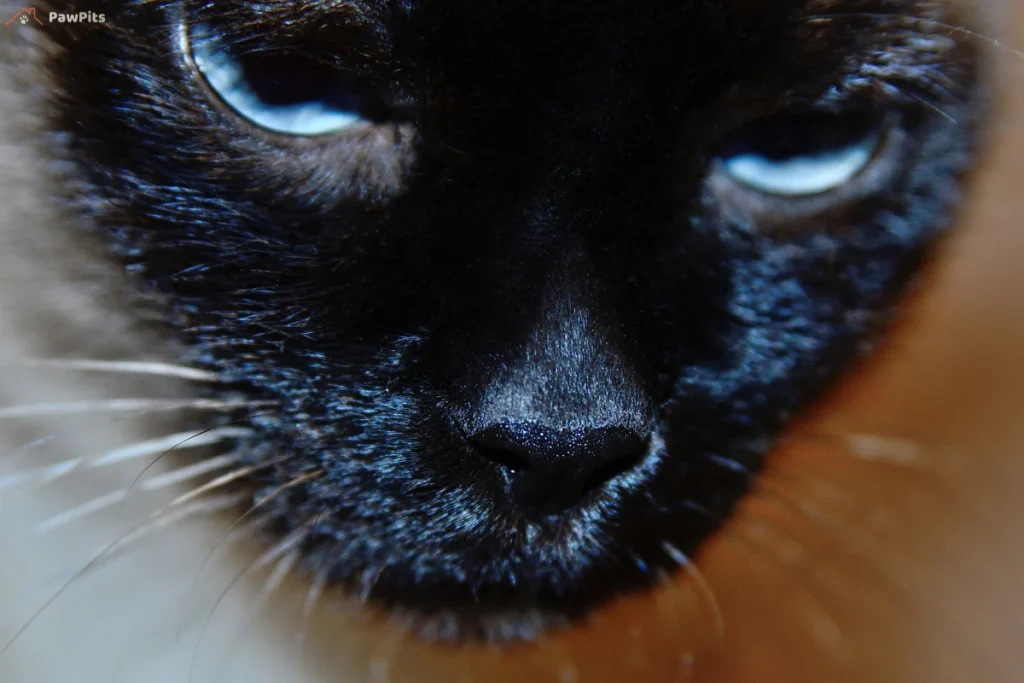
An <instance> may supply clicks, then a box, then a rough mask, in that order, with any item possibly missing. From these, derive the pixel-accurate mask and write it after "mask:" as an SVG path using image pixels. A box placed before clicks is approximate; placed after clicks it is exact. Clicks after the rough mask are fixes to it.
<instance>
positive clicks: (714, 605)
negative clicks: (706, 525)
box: [661, 541, 725, 640]
mask: <svg viewBox="0 0 1024 683" xmlns="http://www.w3.org/2000/svg"><path fill="white" fill-rule="evenodd" d="M661 547H662V549H663V550H664V551H665V553H666V554H668V556H669V557H670V558H671V559H672V561H673V562H675V563H676V564H677V565H679V567H680V568H682V570H683V571H684V572H686V574H687V575H688V576H689V577H690V578H691V579H692V580H693V582H694V585H695V586H696V588H697V591H698V592H699V593H700V594H701V596H702V598H703V599H704V602H705V603H707V606H708V608H709V609H710V610H711V619H712V620H713V622H714V624H715V633H716V634H717V635H718V638H719V639H720V640H721V639H723V638H724V637H725V616H724V615H723V614H722V608H721V606H720V605H719V604H718V598H716V597H715V592H714V591H713V590H712V589H711V584H709V583H708V581H707V579H706V578H704V574H703V573H702V572H701V571H700V569H698V568H697V565H695V564H694V563H693V560H691V559H690V558H689V556H688V555H687V554H686V553H684V552H683V551H682V550H680V549H679V548H677V547H675V546H674V545H672V544H671V543H669V542H668V541H663V542H662V544H661Z"/></svg>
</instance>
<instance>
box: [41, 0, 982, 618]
mask: <svg viewBox="0 0 1024 683" xmlns="http://www.w3.org/2000/svg"><path fill="white" fill-rule="evenodd" d="M256 7H257V4H256V3H241V2H218V3H216V6H215V7H209V6H207V7H205V8H199V7H198V6H195V5H194V4H193V5H192V6H190V7H189V8H187V9H183V8H182V7H181V5H180V4H178V3H169V2H158V3H154V2H145V3H143V2H107V3H94V4H93V6H92V7H90V9H93V10H95V11H102V12H105V14H106V16H107V17H108V22H109V23H108V24H107V25H106V26H102V27H90V26H80V27H73V28H72V27H51V28H50V29H49V31H50V32H51V33H52V34H53V35H55V36H56V40H57V42H58V43H59V44H60V45H61V46H62V48H63V50H62V51H58V52H57V53H56V55H55V56H54V57H53V58H52V61H51V64H50V68H51V69H52V71H53V73H54V74H55V78H56V80H57V81H58V83H59V84H60V85H61V87H62V89H61V91H60V94H59V96H58V97H57V100H56V108H55V110H56V111H57V114H56V115H55V117H54V120H53V122H52V125H53V130H54V133H53V138H52V144H53V153H54V154H55V155H56V156H57V158H59V159H62V160H67V161H70V162H71V163H72V166H71V168H72V169H73V170H72V172H71V179H72V182H73V185H74V187H76V188H77V193H76V194H75V196H74V197H73V198H72V201H71V209H72V210H74V211H76V212H79V213H84V214H85V215H87V216H90V217H91V218H92V223H93V224H94V225H95V226H96V228H97V229H98V230H99V232H100V234H102V235H103V236H104V237H106V238H108V239H109V242H110V244H111V245H112V246H113V248H114V249H115V251H116V253H117V254H119V255H120V257H121V258H122V259H123V260H124V262H125V263H126V265H127V267H128V268H129V269H130V270H131V271H132V272H133V273H134V274H136V276H137V278H138V281H139V282H140V283H142V284H143V286H144V288H145V290H146V291H147V292H148V293H149V294H151V295H152V298H153V300H156V301H159V302H160V304H159V305H161V306H162V307H163V310H165V311H166V315H167V319H168V320H169V321H170V323H171V325H172V327H173V331H174V333H175V334H176V335H178V336H179V337H180V338H182V339H183V340H184V341H185V342H186V346H187V349H188V351H187V353H186V358H184V360H185V361H187V362H191V363H194V364H198V365H201V366H204V367H209V368H213V369H216V370H217V371H219V372H220V373H222V374H223V375H224V376H225V377H226V378H228V379H230V380H231V381H232V382H234V383H235V387H236V388H237V389H238V390H240V391H243V392H245V393H246V394H249V395H252V396H255V397H259V398H271V399H274V400H277V401H280V404H281V405H280V408H279V409H275V410H272V411H268V412H264V413H261V414H259V415H256V416H250V417H249V418H247V419H248V420H249V421H250V422H251V423H252V424H253V425H254V426H255V427H256V428H257V430H258V431H259V438H257V439H254V440H253V443H251V444H248V445H247V453H248V455H247V456H246V458H247V459H248V460H249V461H252V462H263V461H266V460H269V459H277V458H281V457H282V456H289V457H287V459H285V460H283V461H282V462H280V463H279V464H277V465H275V466H274V467H272V468H268V469H267V470H265V471H263V472H262V473H261V475H260V476H259V478H254V479H253V480H252V481H251V482H250V484H251V485H252V488H253V491H254V499H255V500H259V499H260V497H261V496H262V495H265V494H267V493H268V492H271V491H273V490H275V489H276V488H277V487H279V486H280V485H281V484H283V483H286V482H289V481H291V480H292V479H294V478H295V477H296V476H298V475H301V474H303V473H308V472H313V471H322V472H323V475H322V476H320V477H319V478H317V479H315V480H313V481H310V482H308V483H305V484H303V485H301V486H296V487H294V488H292V489H290V490H288V491H287V492H285V493H283V494H282V495H280V496H278V497H277V498H275V499H274V500H273V501H271V502H269V503H268V504H267V509H268V510H269V511H272V512H273V513H274V514H275V516H276V519H277V521H278V525H279V527H280V528H281V529H283V530H287V529H290V528H294V527H296V526H299V525H302V524H304V523H307V522H308V521H309V520H310V519H312V518H316V517H318V516H319V521H318V522H317V525H316V528H315V533H314V534H313V537H312V538H311V539H310V540H309V541H308V542H307V543H306V551H307V557H308V559H307V564H308V566H309V567H310V568H311V569H312V570H314V571H323V570H329V572H330V575H331V577H332V578H333V579H335V580H337V581H339V582H344V583H346V584H348V585H350V586H351V587H352V588H353V589H354V590H356V591H362V592H364V594H365V596H366V597H368V598H370V599H372V600H374V601H377V602H379V603H382V604H386V605H389V606H392V607H395V608H399V609H403V610H405V611H408V612H410V613H413V614H416V615H419V616H420V617H431V616H432V615H433V616H443V615H445V614H450V615H455V616H456V617H458V618H457V619H455V620H439V621H431V620H430V619H427V620H425V621H423V622H422V623H423V624H426V626H425V627H424V628H425V629H427V630H429V627H431V625H433V626H432V627H434V628H435V631H434V632H433V633H434V635H440V636H454V635H462V636H473V635H486V636H499V635H504V636H509V635H512V636H515V635H519V636H529V635H530V633H531V632H532V631H531V630H530V629H531V628H532V627H534V626H536V625H538V624H540V623H545V622H547V621H550V620H552V619H556V618H559V617H563V616H573V615H578V614H581V613H584V612H586V611H587V610H588V609H590V608H592V607H593V606H595V605H596V604H599V603H600V602H601V601H603V600H605V599H607V598H608V597H610V596H612V595H614V594H616V593H619V592H621V591H624V590H629V589H636V588H640V587H643V586H645V585H647V584H649V583H650V582H652V581H653V580H655V579H656V578H657V577H658V576H659V574H660V573H661V570H670V569H672V568H673V567H674V566H675V562H674V561H673V559H672V558H671V557H670V556H669V554H668V553H666V551H665V548H664V545H663V544H664V542H668V543H671V544H673V545H674V546H676V547H678V548H679V549H681V550H683V551H685V552H687V553H692V552H694V551H695V550H696V549H697V548H698V546H699V545H700V543H701V541H702V540H703V539H705V538H706V537H707V536H708V535H709V534H711V533H712V532H713V531H714V530H715V529H716V528H717V527H718V526H719V525H720V524H721V523H722V521H723V520H724V519H725V518H726V517H727V516H728V515H729V514H730V511H731V510H732V508H733V506H734V505H735V503H736V502H737V500H738V499H739V498H740V497H741V496H742V495H743V494H744V492H745V491H746V490H747V488H748V487H749V486H750V485H751V483H752V479H753V477H754V476H755V475H756V473H757V472H758V470H759V468H760V467H761V464H762V457H763V455H764V454H765V452H766V451H767V449H768V448H770V446H771V444H772V443H773V441H774V439H775V438H776V437H777V435H778V434H779V432H780V430H781V429H782V428H783V427H784V426H785V425H786V424H787V422H788V420H789V419H790V417H791V416H792V415H793V414H794V413H795V412H796V411H799V410H801V409H803V408H805V407H807V406H808V405H809V404H810V403H811V402H812V401H813V400H814V399H816V398H817V397H819V395H820V394H821V393H822V392H823V390H825V389H826V388H827V387H828V386H829V385H830V384H831V383H832V382H833V381H834V379H835V378H836V376H837V374H838V373H839V372H841V371H843V370H844V369H845V368H847V367H848V366H849V365H850V363H851V361H853V360H854V359H855V357H856V356H857V355H858V354H859V353H860V352H862V351H863V350H864V348H866V342H867V341H868V340H869V339H870V338H871V337H872V335H873V333H874V331H875V330H876V327H877V325H878V323H879V321H880V320H881V319H883V318H884V317H885V315H884V314H886V313H887V312H888V311H889V310H890V308H891V306H892V305H893V304H894V302H895V301H896V299H897V297H898V295H899V294H900V293H901V291H902V290H903V289H904V288H905V285H906V284H907V282H908V281H909V278H910V276H911V275H912V273H913V272H914V270H915V268H916V267H917V266H918V264H919V263H920V262H921V260H922V258H923V257H924V256H925V255H926V253H927V250H928V248H929V247H930V246H931V245H932V244H933V243H934V241H935V238H936V237H937V235H939V233H940V231H941V230H942V228H944V227H945V226H946V225H947V224H948V223H949V219H950V215H949V214H950V209H951V206H952V204H953V203H954V202H955V201H956V198H957V187H958V183H959V178H958V176H959V175H960V173H961V172H962V171H963V170H964V169H965V168H966V166H967V164H968V162H969V159H970V150H971V146H972V145H971V136H972V130H973V120H974V110H975V108H976V102H975V98H976V94H975V92H974V89H973V86H974V69H975V65H974V59H975V57H974V54H973V52H972V51H971V49H970V48H969V46H967V45H966V44H952V45H950V44H948V43H949V42H950V41H949V39H948V38H947V37H946V34H947V32H945V31H944V30H943V29H942V28H941V27H938V26H936V25H935V24H933V23H929V22H928V21H918V20H916V19H919V18H940V19H945V20H950V17H944V16H942V15H941V14H939V13H938V11H936V10H935V8H934V6H932V5H931V4H930V3H924V2H917V1H915V0H847V1H843V0H834V1H826V0H819V1H817V2H812V1H811V0H771V1H766V0H675V1H673V2H656V3H641V2H631V1H626V0H602V1H599V2H576V3H574V2H564V1H549V0H539V1H537V2H520V1H519V0H510V1H508V2H491V1H482V0H448V1H447V2H441V1H440V0H401V1H397V0H396V1H395V2H391V3H385V2H381V1H380V0H369V1H367V2H351V3H337V2H334V3H326V2H314V3H292V2H281V1H273V2H266V3H259V4H258V9H256ZM300 8H301V9H300ZM75 9H76V10H78V9H82V8H80V7H78V5H75ZM182 12H184V13H185V14H184V16H187V17H189V19H190V20H194V19H196V18H198V17H199V16H203V17H205V18H206V19H208V20H209V21H212V22H214V23H215V24H216V25H217V27H218V30H220V31H221V32H223V33H224V34H225V35H227V36H230V37H232V38H233V39H234V40H237V41H241V43H242V44H243V45H244V46H246V47H247V48H248V49H261V50H274V49H281V50H290V51H291V52H293V53H295V52H301V53H302V54H303V55H305V56H307V57H309V58H312V59H318V60H326V61H330V62H332V63H336V64H337V65H338V66H339V67H340V68H344V69H349V70H353V71H354V72H357V73H359V74H360V75H361V76H363V77H365V78H367V79H371V80H372V81H374V82H375V83H376V84H378V86H379V87H380V88H381V89H383V90H385V91H386V92H387V93H388V94H389V96H390V97H391V98H392V100H393V101H395V102H399V103H401V106H402V111H403V112H404V118H405V119H406V120H407V121H406V122H405V123H402V124H401V125H398V124H396V125H394V126H391V127H389V126H383V127H381V128H380V129H379V130H378V131H377V133H375V134H366V135H352V134H348V133H343V134H340V135H338V136H335V137H333V138H326V139H316V140H292V139H287V138H282V137H276V136H273V135H270V134H267V133H265V132H263V131H260V130H258V129H255V128H254V127H252V126H251V125H249V124H247V123H246V122H245V121H243V120H241V119H240V118H238V117H237V116H235V115H233V114H232V113H231V112H229V111H228V110H226V109H225V108H223V107H222V106H219V105H218V104H217V103H216V102H215V100H214V98H212V97H211V96H210V93H208V92H207V91H206V90H205V89H204V86H203V85H202V82H201V80H200V79H198V78H197V77H196V75H195V74H194V73H193V72H192V71H191V69H190V68H189V66H188V62H187V60H186V59H185V58H184V56H183V55H182V54H181V53H180V51H179V44H178V42H177V33H176V26H177V23H178V21H179V19H180V17H181V16H182V15H181V13H182ZM841 13H852V14H853V15H854V16H847V17H845V18H844V17H842V16H841ZM868 13H880V15H881V16H876V17H867V16H863V15H864V14H868ZM811 15H832V16H833V18H832V19H831V20H828V21H814V20H813V19H812V18H811ZM837 15H840V16H837ZM887 16H888V17H889V18H887ZM292 19H294V20H296V21H293V22H291V23H286V20H292ZM926 38H927V39H929V40H924V39H926ZM915 41H916V42H915ZM929 41H930V42H929ZM864 107H868V108H870V109H873V110H876V111H886V112H898V113H899V114H900V115H901V116H902V121H903V124H902V127H903V130H904V131H905V132H906V136H907V139H906V143H905V144H904V145H903V147H902V148H901V149H900V151H899V156H898V166H897V170H896V172H895V175H894V176H893V177H890V178H888V180H886V182H885V183H880V184H879V185H878V186H875V187H871V188H869V189H870V190H871V191H870V192H869V193H867V194H866V195H865V196H863V197H858V198H847V199H845V200H844V199H843V198H842V197H840V198H837V199H836V200H835V201H834V202H832V204H831V205H830V206H829V208H828V210H826V211H816V212H812V213H809V214H808V213H805V214H800V213H799V212H796V213H794V212H792V211H791V210H790V209H789V208H788V207H787V206H783V205H782V204H781V203H780V204H779V205H778V206H776V207H772V206H771V205H770V204H769V205H768V206H767V208H766V209H765V210H764V211H762V213H761V214H757V213H756V212H755V214H753V217H752V215H751V214H750V213H749V212H743V211H739V212H731V213H730V211H728V210H727V209H728V207H723V206H721V199H720V198H718V197H717V196H716V195H714V194H713V193H712V192H710V191H709V189H708V185H707V176H708V173H709V170H708V169H709V163H710V160H711V159H712V158H713V157H714V154H715V153H716V151H717V150H718V149H719V148H720V145H722V144H723V143H724V141H725V140H727V139H728V138H729V136H730V135H731V134H733V132H734V131H737V130H742V129H743V127H744V126H748V125H750V124H753V123H756V122H757V121H759V120H763V119H765V118H766V117H770V116H777V115H782V114H787V113H801V112H806V111H823V112H828V113H835V114H837V115H839V114H841V113H842V112H845V111H847V110H849V109H851V108H856V109H863V108H864ZM940 110H942V111H943V112H945V114H946V115H943V113H940ZM947 115H948V116H947ZM952 119H956V121H953V120H952ZM787 212H788V213H787ZM781 216H785V220H782V219H781V218H780V217H781ZM523 406H527V407H526V408H524V407H523ZM512 410H516V411H520V412H522V411H526V412H529V413H530V415H531V416H532V417H534V418H537V419H541V420H544V421H547V422H549V423H552V424H556V425H560V426H565V427H581V426H583V427H586V426H601V425H607V424H630V425H634V426H638V428H640V429H644V428H646V427H647V426H648V425H650V426H651V427H652V429H653V431H654V433H655V435H656V438H655V439H654V441H653V442H652V443H653V444H654V446H653V447H652V449H651V452H650V453H648V455H647V456H646V457H645V458H644V460H643V461H642V462H641V463H640V464H639V465H638V466H637V467H636V468H634V469H632V470H630V471H629V472H626V473H623V474H622V475H620V476H618V477H616V478H615V479H613V480H612V482H611V483H610V484H609V485H608V486H607V487H606V488H604V489H603V490H601V491H599V492H595V493H594V494H593V495H591V496H590V497H589V498H588V499H587V500H586V501H585V503H584V504H583V505H581V506H579V507H577V508H574V509H573V510H571V511H569V512H567V513H564V514H562V515H559V516H550V515H540V514H536V515H533V514H529V513H523V512H521V511H520V510H519V509H518V508H516V507H515V506H513V505H511V504H509V502H508V500H507V496H506V487H507V485H508V484H507V482H506V480H505V478H504V477H503V476H502V473H501V472H500V468H498V467H496V466H495V465H494V464H492V463H491V462H489V461H487V460H485V459H483V458H481V457H480V456H479V455H478V454H476V453H475V452H473V450H472V449H471V448H470V447H469V446H468V444H467V441H466V434H467V433H471V432H473V431H475V430H476V429H477V428H479V427H480V426H482V425H486V424H489V423H490V422H493V421H494V420H495V419H501V418H502V416H503V415H505V416H507V415H508V413H509V411H512ZM537 618H539V619H540V621H537Z"/></svg>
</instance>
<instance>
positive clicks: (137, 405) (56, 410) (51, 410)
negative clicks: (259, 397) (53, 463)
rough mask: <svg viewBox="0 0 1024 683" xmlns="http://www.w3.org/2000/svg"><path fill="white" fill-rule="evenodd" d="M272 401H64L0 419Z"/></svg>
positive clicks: (2, 412) (8, 412) (2, 411)
mask: <svg viewBox="0 0 1024 683" xmlns="http://www.w3.org/2000/svg"><path fill="white" fill-rule="evenodd" d="M276 405H278V403H277V402H276V401H230V400H227V401H225V400H214V399H191V400H187V401H182V400H168V399H147V398H121V399H113V400H109V401H67V402H59V403H37V404H31V405H21V406H8V407H6V408H0V420H13V419H24V418H30V417H52V416H56V415H79V414H85V415H87V414H91V413H108V412H109V413H131V412H136V411H145V412H159V411H174V410H209V411H222V410H223V411H230V410H237V409H239V408H256V407H267V406H276Z"/></svg>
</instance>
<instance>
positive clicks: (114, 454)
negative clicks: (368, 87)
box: [0, 427, 252, 491]
mask: <svg viewBox="0 0 1024 683" xmlns="http://www.w3.org/2000/svg"><path fill="white" fill-rule="evenodd" d="M251 433H252V432H251V431H249V430H247V429H243V428H238V427H221V428H217V429H212V430H210V431H207V432H204V433H200V434H198V435H197V434H196V433H195V432H194V431H189V432H178V433H176V434H168V435H167V436H161V437H158V438H155V439H148V440H146V441H140V442H138V443H135V444H131V445H130V446H124V447H122V448H117V449H115V450H112V451H109V452H107V453H105V454H103V455H100V456H97V457H80V458H73V459H71V460H65V461H62V462H59V463H55V464H53V465H47V466H45V467H40V468H35V469H32V470H29V471H26V472H17V473H15V474H10V475H6V476H4V477H0V491H3V490H6V489H11V488H14V487H17V486H24V485H27V484H32V483H35V484H42V483H45V482H48V481H52V480H54V479H58V478H60V477H63V476H65V475H67V474H70V473H72V472H74V471H76V470H79V469H84V470H91V469H97V468H100V467H105V466H108V465H114V464H117V463H121V462H126V461H128V460H134V459H136V458H142V457H146V456H149V455H154V454H156V453H162V452H165V451H170V450H174V449H182V448H198V447H201V446H209V445H212V444H216V443H219V442H221V441H224V440H226V439H233V438H239V437H242V436H248V435H249V434H251Z"/></svg>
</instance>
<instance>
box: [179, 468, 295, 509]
mask: <svg viewBox="0 0 1024 683" xmlns="http://www.w3.org/2000/svg"><path fill="white" fill-rule="evenodd" d="M287 459H288V458H287V457H285V458H277V459H275V460H269V461H267V462H263V463H258V464H256V465H247V466H245V467H240V468H239V469H237V470H234V471H232V472H228V473H227V474H223V475H221V476H219V477H217V478H216V479H213V480H212V481H209V482H207V483H205V484H203V485H202V486H199V487H196V488H194V489H192V490H191V491H187V492H185V493H183V494H181V495H180V496H178V498H176V499H175V500H174V502H173V503H172V505H180V504H182V503H185V502H188V501H190V500H192V499H194V498H198V497H199V496H201V495H203V494H204V493H209V492H210V491H213V490H215V489H219V488H221V487H224V486H227V485H228V484H230V483H232V482H235V481H238V480H239V479H242V478H244V477H247V476H249V475H250V474H253V473H254V472H259V471H260V470H262V469H264V468H266V467H270V466H271V465H275V464H277V463H280V462H284V461H285V460H287Z"/></svg>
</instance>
